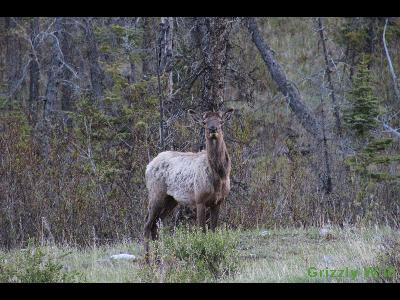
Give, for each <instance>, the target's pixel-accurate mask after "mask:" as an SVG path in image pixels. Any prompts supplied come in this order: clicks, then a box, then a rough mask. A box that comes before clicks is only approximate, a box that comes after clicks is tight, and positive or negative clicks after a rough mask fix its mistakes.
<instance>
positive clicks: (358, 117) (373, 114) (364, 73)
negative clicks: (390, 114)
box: [344, 55, 379, 138]
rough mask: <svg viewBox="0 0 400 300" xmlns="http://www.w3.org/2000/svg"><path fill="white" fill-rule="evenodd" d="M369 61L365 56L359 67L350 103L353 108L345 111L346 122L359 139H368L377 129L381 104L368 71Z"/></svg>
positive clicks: (350, 95) (350, 94)
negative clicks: (373, 130) (375, 94)
mask: <svg viewBox="0 0 400 300" xmlns="http://www.w3.org/2000/svg"><path fill="white" fill-rule="evenodd" d="M368 62H369V59H368V58H367V57H366V56H365V55H364V56H363V57H362V59H361V61H360V63H359V65H358V71H357V74H356V76H355V78H354V83H353V87H352V90H351V92H350V93H349V97H348V98H349V101H350V103H351V106H350V108H349V109H348V110H346V111H345V114H344V121H345V122H346V124H347V126H348V127H349V129H350V130H352V131H354V132H355V134H356V136H357V137H359V138H366V137H367V136H368V135H369V134H370V132H371V130H372V129H374V128H376V126H377V120H376V118H377V117H378V115H379V102H378V99H377V98H376V96H374V93H373V90H372V85H371V84H372V83H371V74H370V70H369V69H368Z"/></svg>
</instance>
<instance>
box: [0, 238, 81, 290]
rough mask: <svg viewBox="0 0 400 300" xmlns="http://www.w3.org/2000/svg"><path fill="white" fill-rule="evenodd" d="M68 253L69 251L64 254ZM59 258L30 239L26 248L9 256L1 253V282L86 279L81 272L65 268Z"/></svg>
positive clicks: (53, 281)
mask: <svg viewBox="0 0 400 300" xmlns="http://www.w3.org/2000/svg"><path fill="white" fill-rule="evenodd" d="M66 255H68V253H65V254H64V255H63V256H66ZM59 258H60V257H59ZM59 258H56V257H53V256H52V255H51V254H50V253H47V252H46V251H45V249H44V248H42V247H40V246H38V245H35V244H34V243H33V242H32V241H30V242H29V244H28V247H27V248H26V249H21V250H18V251H14V252H13V253H12V254H11V255H10V253H9V254H8V255H7V256H6V255H4V254H0V282H21V283H55V282H62V283H64V282H82V281H83V280H84V278H83V277H82V274H81V273H79V272H77V271H68V270H65V268H64V266H63V265H62V264H60V263H59V262H58V261H57V260H58V259H59Z"/></svg>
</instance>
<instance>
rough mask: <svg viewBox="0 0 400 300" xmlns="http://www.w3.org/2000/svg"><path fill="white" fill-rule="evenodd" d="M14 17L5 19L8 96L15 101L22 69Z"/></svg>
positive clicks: (19, 44)
mask: <svg viewBox="0 0 400 300" xmlns="http://www.w3.org/2000/svg"><path fill="white" fill-rule="evenodd" d="M14 19H17V18H12V17H6V18H5V28H6V33H7V34H6V66H7V67H6V78H7V85H8V88H7V94H8V98H9V99H10V100H15V98H16V97H15V96H16V95H15V94H16V93H17V90H18V88H19V86H20V84H21V83H20V82H19V81H20V80H21V77H22V72H21V71H22V68H21V57H22V55H21V43H20V41H19V38H18V36H16V35H15V33H13V32H12V31H13V30H15V29H16V27H17V24H16V23H15V21H14Z"/></svg>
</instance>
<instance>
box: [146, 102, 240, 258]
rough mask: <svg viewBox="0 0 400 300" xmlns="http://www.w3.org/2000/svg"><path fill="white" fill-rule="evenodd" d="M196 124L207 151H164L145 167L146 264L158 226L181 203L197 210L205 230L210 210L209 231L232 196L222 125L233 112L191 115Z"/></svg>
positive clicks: (229, 110) (198, 222)
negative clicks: (207, 212)
mask: <svg viewBox="0 0 400 300" xmlns="http://www.w3.org/2000/svg"><path fill="white" fill-rule="evenodd" d="M188 113H189V115H190V116H191V118H192V119H193V120H194V121H195V123H197V124H199V125H201V126H203V127H204V132H205V139H206V149H205V150H203V151H200V152H197V153H193V152H177V151H164V152H161V153H160V154H158V155H157V156H156V157H155V158H154V159H153V160H152V161H151V162H150V163H149V164H148V165H147V167H146V174H145V179H146V187H147V190H148V193H149V198H148V200H149V202H148V214H147V220H146V224H145V226H144V242H145V252H146V261H147V262H148V261H149V258H148V253H149V239H150V235H151V238H152V239H153V240H155V239H157V222H158V220H163V219H164V218H165V217H166V216H167V215H168V214H169V213H170V212H171V211H172V210H173V209H174V208H175V206H176V205H177V204H178V203H179V204H181V205H185V206H190V207H192V208H196V217H197V225H198V226H200V227H202V228H203V231H205V229H206V208H210V212H211V221H210V223H211V224H210V225H211V226H210V227H211V230H212V231H214V230H215V228H216V227H217V223H218V214H219V207H220V205H221V203H222V202H223V201H224V200H225V198H226V197H227V196H228V194H229V190H230V179H229V176H230V172H231V160H230V157H229V154H228V151H227V148H226V145H225V142H224V136H223V132H222V125H223V124H224V123H225V122H226V121H228V120H229V119H230V118H231V116H232V114H233V109H228V110H227V111H225V112H224V113H221V112H212V111H208V112H205V113H204V114H203V115H202V116H200V115H199V114H197V113H196V112H195V111H194V110H192V109H190V110H189V111H188Z"/></svg>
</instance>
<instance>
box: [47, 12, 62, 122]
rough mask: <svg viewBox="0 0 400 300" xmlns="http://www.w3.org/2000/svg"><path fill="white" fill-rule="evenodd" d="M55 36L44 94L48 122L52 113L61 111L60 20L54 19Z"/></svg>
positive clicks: (52, 42)
mask: <svg viewBox="0 0 400 300" xmlns="http://www.w3.org/2000/svg"><path fill="white" fill-rule="evenodd" d="M55 30H56V32H55V36H54V37H51V38H52V41H51V48H50V49H51V50H50V51H51V60H50V67H49V71H48V80H47V86H46V94H45V106H44V119H45V120H49V119H50V118H52V117H53V116H54V112H55V111H57V110H60V109H61V102H60V100H59V98H58V86H59V83H60V77H61V76H60V75H61V72H62V69H63V65H62V62H63V57H62V52H61V48H59V41H60V37H61V33H62V18H59V17H58V18H56V21H55Z"/></svg>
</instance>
